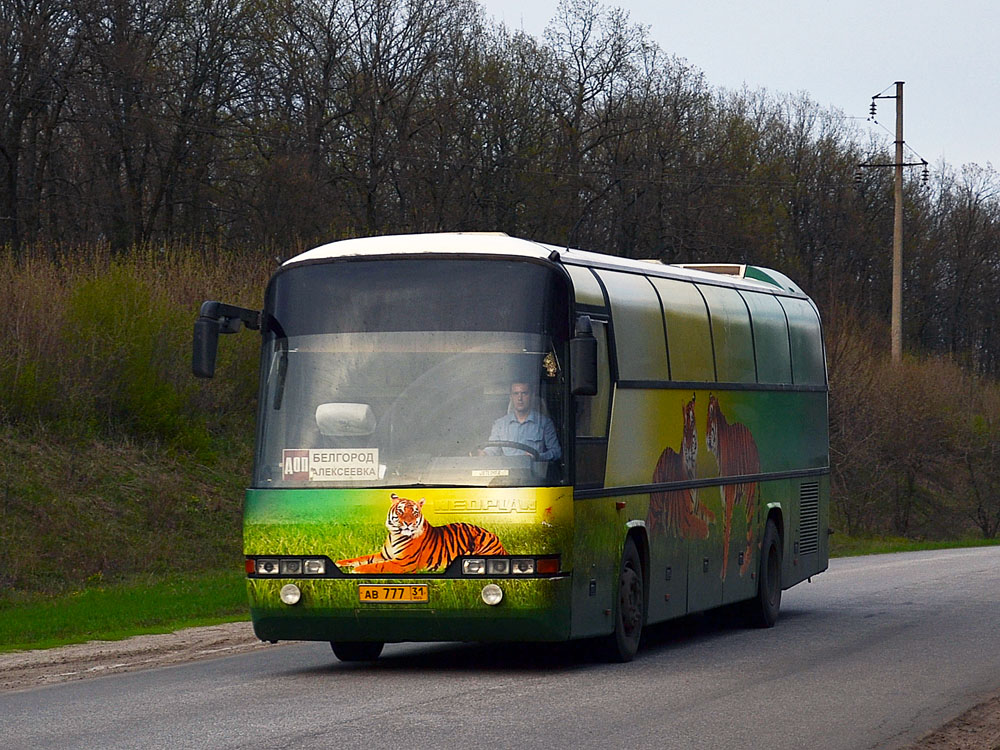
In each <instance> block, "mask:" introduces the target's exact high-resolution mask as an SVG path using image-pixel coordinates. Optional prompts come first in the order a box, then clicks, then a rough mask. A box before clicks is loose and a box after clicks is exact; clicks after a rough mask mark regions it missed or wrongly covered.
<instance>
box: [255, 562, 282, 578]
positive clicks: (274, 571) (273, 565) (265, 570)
mask: <svg viewBox="0 0 1000 750" xmlns="http://www.w3.org/2000/svg"><path fill="white" fill-rule="evenodd" d="M257 575H259V576H276V575H278V561H277V560H268V559H263V558H261V559H259V560H257Z"/></svg>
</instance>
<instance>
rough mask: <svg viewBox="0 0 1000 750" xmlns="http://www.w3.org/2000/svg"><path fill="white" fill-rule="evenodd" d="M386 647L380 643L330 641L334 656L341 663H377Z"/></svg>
mask: <svg viewBox="0 0 1000 750" xmlns="http://www.w3.org/2000/svg"><path fill="white" fill-rule="evenodd" d="M384 645H385V644H384V643H381V642H379V641H330V648H332V649H333V655H334V656H336V657H337V658H338V659H340V660H341V661H375V660H376V659H378V657H379V654H381V653H382V647H383V646H384Z"/></svg>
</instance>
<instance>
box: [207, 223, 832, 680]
mask: <svg viewBox="0 0 1000 750" xmlns="http://www.w3.org/2000/svg"><path fill="white" fill-rule="evenodd" d="M242 328H248V329H252V330H258V331H259V332H260V335H261V339H262V341H261V357H260V385H259V400H258V415H257V434H256V445H255V454H254V463H253V479H252V484H251V485H250V488H249V489H248V490H247V492H246V496H245V500H244V515H243V518H244V531H243V534H244V537H243V545H244V552H245V557H246V576H247V591H248V597H249V606H250V614H251V618H252V621H253V627H254V631H255V634H256V635H257V636H258V637H259V638H260V639H261V640H264V641H279V640H290V639H291V640H320V641H329V642H330V643H331V645H332V648H333V651H334V654H335V655H336V656H337V657H338V658H339V659H340V660H344V661H361V660H373V659H376V658H377V657H378V656H379V655H380V653H381V651H382V648H383V644H384V643H386V642H400V641H479V642H498V641H508V642H509V641H531V642H539V641H565V640H570V639H582V638H587V639H593V642H594V643H595V644H597V645H599V646H600V648H601V649H603V652H604V653H605V654H606V655H607V656H608V658H610V659H612V660H617V661H628V660H631V659H632V658H633V657H634V656H635V654H636V651H637V649H638V647H639V640H640V636H641V633H642V630H643V627H644V626H646V625H649V624H651V623H657V622H662V621H665V620H668V619H671V618H676V617H681V616H684V615H688V614H690V613H695V612H701V611H704V610H709V609H712V608H717V607H723V606H726V607H727V609H726V612H730V611H731V612H732V613H733V615H734V616H738V617H740V618H742V619H745V620H746V621H747V622H748V623H752V624H755V625H757V626H762V627H770V626H772V625H774V624H775V621H776V619H777V617H778V612H779V608H780V605H781V592H782V590H783V589H787V588H788V587H790V586H792V585H794V584H796V583H798V582H800V581H803V580H805V579H808V578H810V577H811V576H813V575H816V574H817V573H820V572H821V571H823V570H825V569H826V568H827V563H828V552H829V541H828V532H827V526H828V523H829V496H830V474H829V442H828V410H827V392H828V388H827V377H826V359H825V353H824V348H823V337H822V327H821V322H820V316H819V313H818V311H817V308H816V306H815V305H814V304H813V302H812V301H811V300H810V299H809V297H807V296H806V294H804V293H803V292H802V290H801V289H799V287H798V286H796V285H795V284H794V283H793V282H792V281H791V280H789V279H788V278H787V277H786V276H784V275H783V274H781V273H778V272H775V271H772V270H768V269H764V268H759V267H755V266H749V265H742V264H732V265H705V266H673V265H664V264H661V263H659V262H657V261H645V260H630V259H625V258H619V257H614V256H610V255H604V254H600V253H594V252H585V251H580V250H575V249H567V248H563V247H556V246H552V245H546V244H541V243H537V242H533V241H529V240H523V239H516V238H513V237H509V236H507V235H503V234H493V233H448V234H443V233H442V234H420V235H399V236H384V237H371V238H356V239H347V240H342V241H338V242H333V243H330V244H326V245H323V246H321V247H317V248H315V249H312V250H309V251H306V252H304V253H302V254H300V255H298V256H296V257H293V258H291V259H290V260H288V261H286V262H284V263H283V264H282V265H281V266H280V267H279V269H278V270H277V271H276V273H275V274H274V276H273V277H272V278H271V280H270V282H269V284H268V287H267V290H266V293H265V296H264V305H263V309H262V310H260V311H257V310H248V309H244V308H240V307H236V306H233V305H228V304H224V303H220V302H214V301H210V302H205V303H204V304H203V305H202V307H201V312H200V315H199V317H198V319H197V321H196V323H195V332H194V342H193V344H194V346H193V350H194V351H193V360H192V367H193V371H194V373H195V375H197V376H200V377H212V375H213V373H214V370H215V360H216V354H217V346H218V339H219V335H220V334H231V333H235V332H237V331H239V330H240V329H242ZM730 605H731V606H730Z"/></svg>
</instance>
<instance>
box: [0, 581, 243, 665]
mask: <svg viewBox="0 0 1000 750" xmlns="http://www.w3.org/2000/svg"><path fill="white" fill-rule="evenodd" d="M246 602H247V596H246V577H245V575H244V573H243V571H242V570H232V571H224V572H212V573H203V574H199V575H188V576H178V575H173V576H167V577H165V578H163V579H162V580H154V579H148V578H147V579H145V580H139V581H133V582H131V583H121V584H116V585H111V586H91V587H88V588H86V589H83V590H82V591H75V592H72V593H69V594H62V595H60V596H44V595H41V594H22V595H18V596H14V597H9V598H7V599H6V600H4V601H2V602H0V652H2V651H13V650H19V649H34V648H51V647H53V646H61V645H65V644H68V643H83V642H85V641H88V640H118V639H121V638H128V637H129V636H133V635H141V634H144V633H170V632H173V631H174V630H178V629H180V628H188V627H197V626H200V625H216V624H218V623H221V622H234V621H237V620H245V619H247V603H246Z"/></svg>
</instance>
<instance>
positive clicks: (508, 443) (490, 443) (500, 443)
mask: <svg viewBox="0 0 1000 750" xmlns="http://www.w3.org/2000/svg"><path fill="white" fill-rule="evenodd" d="M483 448H514V449H516V450H519V451H524V452H525V453H527V454H529V455H530V456H531V457H532V458H534V459H535V460H536V461H537V460H538V451H536V450H535V449H534V448H532V447H531V446H530V445H525V444H524V443H515V442H514V441H513V440H487V441H486V442H485V443H480V444H479V446H478V449H479V450H482V449H483Z"/></svg>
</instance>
